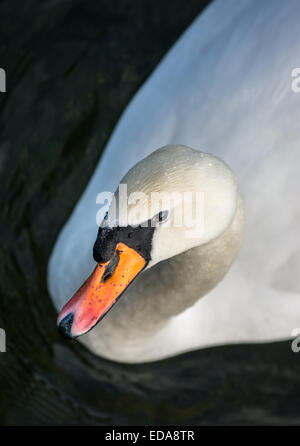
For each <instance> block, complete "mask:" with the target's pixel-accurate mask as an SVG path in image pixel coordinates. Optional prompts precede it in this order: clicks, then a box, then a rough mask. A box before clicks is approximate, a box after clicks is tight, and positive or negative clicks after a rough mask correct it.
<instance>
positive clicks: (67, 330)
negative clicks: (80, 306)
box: [58, 313, 74, 339]
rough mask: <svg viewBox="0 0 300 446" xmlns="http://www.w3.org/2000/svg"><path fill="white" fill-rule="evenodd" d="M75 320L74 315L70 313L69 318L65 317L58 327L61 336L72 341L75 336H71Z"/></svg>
mask: <svg viewBox="0 0 300 446" xmlns="http://www.w3.org/2000/svg"><path fill="white" fill-rule="evenodd" d="M73 320H74V314H73V313H69V314H67V316H65V317H64V318H63V319H62V320H61V321H60V323H59V325H58V331H59V332H60V334H61V335H62V336H63V337H64V338H67V339H72V338H73V336H72V335H71V328H72V324H73Z"/></svg>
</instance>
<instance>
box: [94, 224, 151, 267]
mask: <svg viewBox="0 0 300 446" xmlns="http://www.w3.org/2000/svg"><path fill="white" fill-rule="evenodd" d="M154 230H155V227H153V226H152V225H151V220H149V221H148V222H147V224H143V225H139V226H126V227H120V226H117V227H115V228H108V227H102V226H100V228H99V230H98V235H97V239H96V242H95V244H94V248H93V256H94V259H95V261H96V262H98V263H103V262H107V261H108V260H109V259H111V258H112V256H113V255H114V252H115V250H116V245H117V243H119V242H122V243H124V244H125V245H127V246H129V247H130V248H133V249H135V250H136V251H137V252H138V253H139V254H140V255H141V256H142V257H144V259H145V261H146V263H148V262H149V260H150V258H151V256H150V253H151V247H152V238H153V233H154Z"/></svg>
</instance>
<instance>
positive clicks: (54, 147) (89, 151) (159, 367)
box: [0, 0, 300, 425]
mask: <svg viewBox="0 0 300 446" xmlns="http://www.w3.org/2000/svg"><path fill="white" fill-rule="evenodd" d="M70 3H71V4H70ZM202 3H203V5H204V4H205V1H203V2H202ZM199 11H200V9H199V0H197V1H196V0H193V1H190V2H189V3H188V6H187V4H185V6H184V8H182V2H181V1H180V0H176V1H173V2H172V14H171V13H170V2H169V1H168V0H164V1H160V2H156V3H153V2H150V0H143V1H139V2H132V1H130V0H124V1H122V2H121V1H120V2H117V3H116V2H110V1H108V0H105V1H104V0H102V1H99V2H96V1H95V2H84V1H73V2H59V1H55V0H54V1H46V2H38V1H37V0H28V1H27V2H23V3H21V4H20V5H19V7H18V8H17V9H16V8H14V7H13V5H12V3H10V2H8V1H6V2H2V3H1V5H0V17H1V27H0V32H1V36H0V66H1V67H3V68H5V70H6V74H7V93H5V94H1V95H0V175H1V188H0V207H1V213H0V239H1V243H0V269H1V270H0V277H1V281H0V293H1V295H0V327H2V328H5V330H6V333H7V353H1V354H0V424H2V425H3V424H10V425H12V424H25V425H26V424H49V425H50V424H58V425H61V424H74V425H76V424H83V425H88V424H115V425H116V424H159V423H161V424H169V425H171V424H184V425H188V424H251V423H252V424H253V423H274V424H276V423H285V424H286V423H298V422H299V415H298V414H299V409H298V405H299V403H298V402H299V389H300V373H299V372H300V366H299V359H298V356H297V355H296V354H293V353H292V352H291V349H290V346H289V343H288V342H282V343H276V344H271V345H259V346H228V347H219V348H215V349H207V350H202V351H196V352H191V353H188V354H185V355H181V356H180V357H176V358H172V359H169V360H164V361H159V362H155V363H152V364H145V365H137V366H135V365H123V364H118V363H113V362H109V361H106V360H102V359H100V358H95V357H94V356H93V355H92V354H90V353H89V352H87V351H86V350H85V349H84V348H83V347H82V346H81V345H79V344H77V343H76V342H67V341H64V340H63V339H62V338H60V336H59V335H58V333H57V330H56V324H55V322H56V312H55V310H54V308H53V306H52V303H51V301H50V299H49V296H48V293H47V289H46V268H47V259H48V256H49V254H50V252H51V247H52V246H53V243H54V241H55V238H56V236H57V234H58V232H59V229H60V228H61V226H62V225H63V223H64V222H65V221H66V219H67V217H68V215H69V214H70V212H71V210H72V208H73V206H74V204H75V203H76V201H77V199H78V198H79V196H80V194H81V192H82V191H83V189H84V187H85V185H86V183H87V181H88V179H89V176H90V175H91V173H92V171H93V169H94V167H95V165H96V163H97V161H98V158H99V155H100V154H101V151H102V149H103V147H104V145H105V142H106V141H107V138H108V137H109V135H110V133H111V131H112V128H113V126H114V124H115V123H116V121H117V119H118V117H119V115H120V113H121V112H122V110H123V109H124V106H125V105H126V103H127V102H128V100H129V99H130V97H131V96H132V94H133V93H134V92H135V91H136V89H137V88H138V86H139V85H141V83H142V82H143V80H144V79H145V78H146V77H147V75H148V74H149V73H150V72H151V70H152V69H153V68H154V67H155V65H156V64H157V62H158V60H159V59H160V58H161V57H162V55H163V54H164V53H165V51H166V49H167V48H169V46H170V45H171V44H172V42H173V41H174V40H175V39H176V38H177V36H179V35H180V34H181V32H182V31H183V30H184V29H185V27H186V26H187V25H188V24H189V23H190V22H191V20H192V19H193V18H194V17H195V16H196V15H197V13H198V12H199ZM28 25H29V26H28ZM299 358H300V356H299Z"/></svg>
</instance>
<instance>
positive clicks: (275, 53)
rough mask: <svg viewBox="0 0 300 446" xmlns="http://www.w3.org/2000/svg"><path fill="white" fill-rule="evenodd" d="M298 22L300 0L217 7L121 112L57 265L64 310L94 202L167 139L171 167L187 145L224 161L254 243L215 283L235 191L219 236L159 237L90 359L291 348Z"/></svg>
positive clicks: (80, 270) (236, 229)
mask: <svg viewBox="0 0 300 446" xmlns="http://www.w3.org/2000/svg"><path fill="white" fill-rule="evenodd" d="M299 19H300V5H299V2H298V1H297V0H290V1H289V2H287V3H283V2H280V1H279V0H265V1H264V2H262V3H261V2H259V1H258V0H257V1H256V0H245V1H243V2H236V1H234V0H228V1H227V2H222V1H220V0H219V1H215V2H214V3H213V4H211V5H210V6H209V7H208V8H207V9H206V10H205V11H204V13H202V14H201V15H200V16H199V17H198V18H197V19H196V20H195V21H194V23H193V24H192V25H191V26H190V27H189V29H188V30H187V31H186V32H185V33H184V34H183V36H182V37H181V38H180V39H179V41H178V42H177V43H176V44H175V45H174V46H173V48H172V49H171V50H170V51H169V53H168V54H167V55H166V57H165V58H164V59H163V61H162V62H161V63H160V64H159V66H158V67H157V69H156V70H155V71H154V73H153V74H152V76H151V77H150V78H149V79H148V81H147V82H146V83H145V84H144V85H143V87H142V88H141V89H140V91H139V92H138V93H137V95H136V96H135V97H134V98H133V100H132V101H131V103H130V104H129V106H128V107H127V109H126V110H125V112H124V114H123V116H122V117H121V119H120V121H119V123H118V125H117V127H116V129H115V131H114V133H113V134H112V136H111V138H110V141H109V142H108V144H107V147H106V149H105V152H104V154H103V156H102V158H101V161H100V162H99V164H98V166H97V168H96V170H95V172H94V174H93V176H92V178H91V180H90V183H89V185H88V186H87V188H86V190H85V192H84V194H83V195H82V197H81V199H80V200H79V202H78V204H77V206H76V208H75V209H74V211H73V214H72V216H71V217H70V219H69V221H68V222H67V224H66V225H65V227H64V228H63V230H62V232H61V234H60V235H59V238H58V240H57V242H56V245H55V248H54V250H53V253H52V256H51V258H50V262H49V271H48V283H49V290H50V294H51V296H52V298H53V302H54V304H55V306H56V308H57V309H58V310H60V309H61V307H62V306H63V305H64V304H65V303H66V301H67V300H68V299H69V298H70V297H71V296H72V294H73V293H74V292H75V291H76V289H77V288H78V287H79V286H80V285H81V283H82V282H83V280H84V279H85V278H86V277H87V276H88V274H89V273H90V271H91V270H92V268H93V266H94V264H95V262H94V260H93V258H92V246H93V243H94V241H95V238H96V236H97V230H98V227H97V225H96V220H95V215H96V213H97V211H98V210H99V205H97V203H96V197H97V195H98V194H99V192H102V191H115V190H116V189H117V186H118V184H119V182H120V181H121V179H122V178H123V177H124V175H125V174H126V173H127V172H128V171H130V169H131V168H132V167H133V166H135V165H136V164H137V163H138V162H140V161H141V160H143V159H146V160H147V157H148V156H149V155H150V154H151V153H152V152H153V151H155V149H157V148H158V147H162V146H166V145H170V144H171V146H169V148H168V149H167V150H170V155H169V158H170V159H171V157H172V155H171V150H172V149H173V150H174V154H175V152H176V151H179V152H180V151H183V152H184V151H185V150H190V149H186V148H182V146H180V144H184V145H187V146H190V147H193V148H197V149H200V150H203V151H204V152H206V153H208V154H213V155H215V156H216V157H219V158H221V159H223V160H224V161H225V162H226V163H227V165H229V166H230V167H231V168H232V170H233V171H234V172H235V173H236V175H237V178H238V182H239V185H240V188H241V192H242V195H243V197H244V206H245V215H246V225H245V234H244V241H243V244H242V247H241V251H240V253H239V257H238V260H237V261H236V262H235V263H234V264H233V266H232V267H231V269H230V271H229V273H228V274H227V275H226V277H225V278H224V279H223V280H222V283H221V284H220V285H218V286H216V285H217V284H218V282H219V281H220V280H221V279H222V278H223V277H224V276H225V274H226V272H227V271H228V269H229V267H230V265H231V264H232V262H233V260H234V258H235V257H236V255H237V252H238V250H239V247H240V243H241V237H242V228H243V205H242V200H241V198H240V193H239V188H238V187H237V184H236V183H235V184H236V188H235V189H234V188H233V189H232V190H231V192H230V193H229V194H228V196H229V197H231V198H232V197H233V198H234V200H233V201H234V203H235V205H234V206H233V208H232V209H233V210H232V215H231V217H232V218H231V219H230V218H229V217H230V206H228V208H227V211H226V212H227V214H226V215H227V217H228V222H227V223H226V222H224V225H223V226H222V227H220V228H219V232H217V231H216V232H215V234H210V235H209V238H208V240H206V241H205V242H204V240H198V241H195V246H189V247H188V249H187V250H182V249H181V248H182V247H181V248H180V249H179V252H175V251H174V253H168V252H165V253H163V254H162V250H161V249H162V248H161V249H160V248H159V246H162V242H161V243H154V244H153V247H155V249H156V250H157V252H156V254H155V257H156V258H157V259H158V261H157V262H156V264H153V265H151V264H150V263H149V265H148V268H147V269H146V270H145V271H144V272H142V273H141V274H140V276H139V277H138V278H137V279H136V281H135V282H134V283H133V284H132V285H131V286H129V288H128V289H127V290H126V292H125V294H124V295H123V296H122V297H121V299H120V300H119V301H118V303H117V304H116V305H115V306H114V307H113V308H112V309H111V311H110V312H109V313H108V314H107V315H106V316H105V318H104V319H103V320H102V321H101V322H100V324H98V325H97V326H96V327H95V328H94V329H93V330H91V331H90V332H89V333H87V334H85V335H84V336H82V337H81V338H79V340H80V341H82V342H83V343H84V344H85V345H86V346H87V347H88V348H89V349H91V350H92V351H93V352H94V353H96V354H99V355H102V356H104V357H107V358H109V359H114V360H119V361H124V362H141V361H151V360H156V359H161V358H164V357H168V356H172V355H174V354H178V353H180V352H183V351H186V350H192V349H195V348H199V347H205V346H211V345H218V344H224V343H233V342H258V341H264V342H265V341H272V340H278V339H284V338H288V337H290V336H291V333H292V331H293V329H294V328H296V327H299V326H300V285H299V281H298V271H299V267H300V249H299V248H300V239H299V224H298V222H299V217H300V206H299V198H298V193H299V190H300V176H299V174H298V170H299V167H298V166H299V161H300V155H299V143H300V132H299V122H300V94H297V93H295V92H294V91H293V90H292V88H291V84H292V81H293V78H292V76H291V73H292V71H293V69H294V68H295V67H297V66H298V65H299V46H300V28H299V26H298V24H299ZM174 157H175V158H176V156H175V155H174ZM187 158H188V157H187ZM148 159H149V158H148ZM213 159H218V158H213ZM146 163H148V162H147V161H146ZM229 170H230V169H229ZM166 171H167V167H166ZM230 172H231V170H230ZM161 177H162V176H161V175H160V178H161ZM125 178H126V177H125ZM141 180H143V178H141ZM130 181H131V184H132V186H133V188H134V189H137V188H138V187H137V186H138V184H137V181H138V180H137V177H136V184H135V178H134V176H133V177H132V178H131V180H130ZM144 183H145V184H146V182H144ZM183 183H184V180H183V179H182V183H181V184H183ZM145 184H144V185H145ZM148 185H149V182H148ZM150 189H151V182H150ZM161 240H162V239H161ZM174 240H175V239H174ZM196 242H197V244H196ZM178 244H179V241H178V242H176V243H175V242H174V246H175V247H176V246H178ZM159 253H161V257H159ZM169 254H171V257H169V260H168V259H167V258H168V257H167V256H168V255H169ZM179 263H180V265H181V266H182V268H179V267H178V264H179ZM204 277H206V278H207V279H208V280H207V283H205V281H204V279H203V278H204ZM171 278H173V279H174V282H173V281H171ZM184 279H185V280H184ZM179 283H180V285H179ZM204 294H205V296H204V297H202V298H201V299H199V298H200V297H201V296H203V295H204ZM153 296H154V298H155V297H156V300H155V301H153ZM151 297H152V299H151ZM153 302H157V303H158V308H159V311H154V310H153Z"/></svg>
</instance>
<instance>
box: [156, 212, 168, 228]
mask: <svg viewBox="0 0 300 446" xmlns="http://www.w3.org/2000/svg"><path fill="white" fill-rule="evenodd" d="M168 216H169V212H168V211H160V212H159V213H158V214H156V215H154V217H153V218H152V225H154V226H156V225H158V224H161V223H164V222H165V221H166V220H167V219H168Z"/></svg>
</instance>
